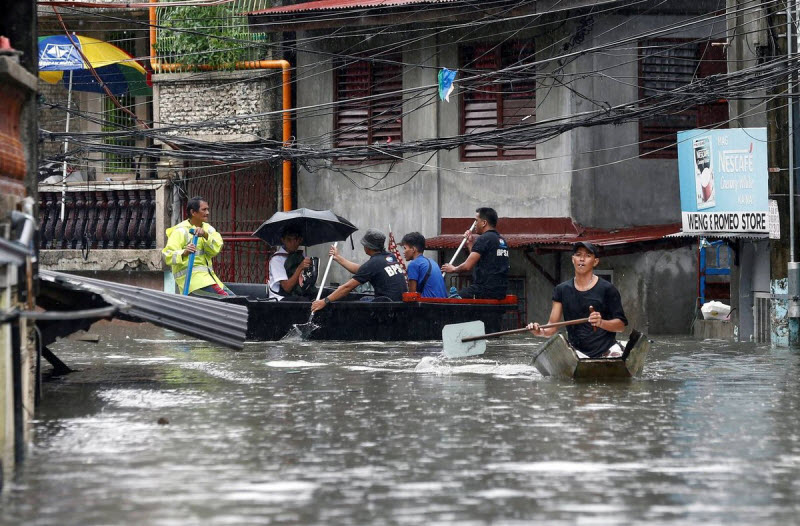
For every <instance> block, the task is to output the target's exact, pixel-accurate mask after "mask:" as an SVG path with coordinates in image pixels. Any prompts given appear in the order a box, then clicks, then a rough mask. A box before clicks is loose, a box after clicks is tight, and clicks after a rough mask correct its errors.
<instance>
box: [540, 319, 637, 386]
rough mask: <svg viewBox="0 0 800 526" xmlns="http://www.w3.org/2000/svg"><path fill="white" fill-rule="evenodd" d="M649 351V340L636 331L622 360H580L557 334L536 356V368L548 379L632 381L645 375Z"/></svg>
mask: <svg viewBox="0 0 800 526" xmlns="http://www.w3.org/2000/svg"><path fill="white" fill-rule="evenodd" d="M649 350H650V341H649V340H648V339H647V337H646V336H645V335H644V334H642V333H640V332H638V331H633V332H632V333H631V337H630V340H628V343H627V344H626V345H625V352H624V353H623V354H622V356H621V357H619V358H578V355H577V354H576V353H575V349H573V348H572V347H570V345H569V344H568V343H567V340H566V339H565V338H564V336H563V335H561V334H556V335H554V336H553V337H552V338H550V339H549V340H547V342H546V343H545V344H544V347H543V348H542V349H541V350H540V351H539V352H538V354H536V355H535V356H534V358H533V366H534V367H536V369H537V370H538V371H539V372H540V373H542V374H543V375H544V376H555V377H558V378H597V379H605V378H620V379H622V378H632V377H634V376H637V375H638V374H639V373H641V372H642V368H643V367H644V361H645V358H646V357H647V352H648V351H649Z"/></svg>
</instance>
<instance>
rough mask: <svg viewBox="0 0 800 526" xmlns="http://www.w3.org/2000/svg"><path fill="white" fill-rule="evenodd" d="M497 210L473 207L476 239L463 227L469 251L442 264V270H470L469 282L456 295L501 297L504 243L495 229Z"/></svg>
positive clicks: (505, 265)
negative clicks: (456, 261)
mask: <svg viewBox="0 0 800 526" xmlns="http://www.w3.org/2000/svg"><path fill="white" fill-rule="evenodd" d="M496 228H497V212H495V211H494V209H493V208H478V209H477V210H475V232H477V233H478V234H479V237H478V239H477V240H476V239H475V238H474V236H473V235H472V231H470V230H467V231H466V232H464V236H465V237H466V238H467V247H468V248H469V249H470V254H469V256H468V257H467V260H466V261H464V262H463V263H462V264H460V265H458V266H457V267H456V266H453V265H451V264H449V263H445V264H444V265H442V270H443V271H445V272H451V273H460V272H469V271H470V270H472V284H471V285H469V286H467V287H465V288H463V289H461V290H459V291H458V295H459V296H461V297H462V298H469V299H494V300H501V299H504V298H505V297H506V292H507V290H508V268H509V264H508V245H507V244H506V240H505V239H503V236H501V235H500V234H499V233H498V232H497V230H495V229H496Z"/></svg>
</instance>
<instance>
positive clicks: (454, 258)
mask: <svg viewBox="0 0 800 526" xmlns="http://www.w3.org/2000/svg"><path fill="white" fill-rule="evenodd" d="M477 224H478V221H477V220H476V221H473V222H472V226H471V227H469V231H470V232H472V231H473V230H475V225H477ZM466 242H467V237H466V236H464V239H462V240H461V244H460V245H458V248H457V249H456V253H455V254H453V257H452V258H451V259H450V264H451V265H452V264H453V263H454V262H455V260H456V258H457V257H458V253H459V252H461V249H462V248H464V244H465V243H466ZM445 274H447V272H442V277H444V276H445Z"/></svg>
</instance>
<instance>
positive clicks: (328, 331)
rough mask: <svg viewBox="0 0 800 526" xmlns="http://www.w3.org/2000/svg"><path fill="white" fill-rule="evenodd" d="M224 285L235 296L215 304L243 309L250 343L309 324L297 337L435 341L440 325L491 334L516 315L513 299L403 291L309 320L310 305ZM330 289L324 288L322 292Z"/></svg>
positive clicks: (346, 304) (347, 302) (334, 307)
mask: <svg viewBox="0 0 800 526" xmlns="http://www.w3.org/2000/svg"><path fill="white" fill-rule="evenodd" d="M226 285H227V286H228V287H229V288H230V289H231V290H232V291H233V292H234V294H236V296H234V297H231V298H224V299H222V300H221V301H225V302H229V303H234V304H237V305H244V306H246V307H247V310H248V324H247V339H248V340H250V341H276V340H280V339H282V338H284V337H285V336H287V335H288V334H290V333H291V331H292V330H293V328H294V327H295V326H297V325H307V324H309V322H310V321H311V322H312V323H313V324H314V326H315V327H313V330H308V331H303V335H302V336H303V338H304V339H308V340H345V341H359V340H361V341H375V340H381V341H399V340H423V341H424V340H438V339H439V338H440V337H441V334H442V328H443V327H444V326H445V325H448V324H452V323H461V322H466V321H473V320H482V321H483V322H484V323H485V324H486V327H487V328H488V329H489V330H495V331H496V330H500V328H501V326H502V320H503V317H504V316H506V314H507V313H517V312H519V306H518V301H517V297H516V296H513V295H507V296H506V297H505V299H502V300H488V299H460V298H423V297H421V296H420V294H419V293H413V292H406V293H405V294H403V301H366V300H368V299H372V295H371V294H360V293H350V294H349V295H348V296H347V297H346V298H344V299H342V300H339V301H336V302H334V303H332V304H330V305H328V308H326V309H323V310H321V311H319V312H317V313H315V315H314V317H313V319H311V320H310V319H309V318H310V314H311V302H310V301H286V300H283V301H275V300H274V299H270V298H269V297H268V296H269V294H268V291H267V287H266V285H264V284H247V283H226ZM332 290H333V289H331V288H326V289H325V292H326V293H329V292H330V291H332ZM512 315H513V314H512Z"/></svg>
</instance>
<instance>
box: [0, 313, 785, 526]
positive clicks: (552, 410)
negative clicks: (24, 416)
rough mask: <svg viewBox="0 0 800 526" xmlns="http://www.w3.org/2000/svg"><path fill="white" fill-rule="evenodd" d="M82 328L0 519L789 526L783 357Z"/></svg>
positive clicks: (712, 348) (749, 351) (672, 343)
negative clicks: (234, 342)
mask: <svg viewBox="0 0 800 526" xmlns="http://www.w3.org/2000/svg"><path fill="white" fill-rule="evenodd" d="M94 332H97V333H100V334H101V336H102V338H101V341H100V343H97V344H95V343H86V342H74V341H62V342H59V343H58V344H57V345H56V346H54V351H55V352H56V354H58V355H59V356H60V357H61V358H62V359H63V360H64V361H65V362H67V363H68V364H69V365H71V366H73V367H75V368H78V369H80V371H79V372H76V373H73V374H71V375H68V376H67V377H66V378H63V379H61V380H55V381H51V382H48V383H47V384H45V392H44V396H45V399H44V401H43V404H42V406H41V407H40V409H39V412H38V414H37V420H36V422H35V426H34V427H35V439H34V442H33V445H32V447H31V449H30V452H29V455H28V458H27V460H26V462H25V464H24V466H23V467H22V468H21V469H20V470H19V473H18V476H17V478H16V480H14V481H10V482H9V484H8V487H7V491H6V493H5V495H3V496H2V497H0V499H1V500H0V502H2V509H1V510H0V523H2V524H26V525H30V524H59V525H62V524H82V525H84V524H86V525H94V524H148V525H194V524H226V525H227V524H318V525H333V524H336V525H383V524H387V525H390V524H399V525H423V524H424V525H443V524H458V525H489V524H491V525H501V524H502V525H515V524H532V523H540V524H563V525H574V524H577V525H586V524H588V525H594V524H604V525H605V524H631V523H647V524H648V525H659V524H674V525H685V524H700V523H702V524H711V525H713V524H758V525H765V524H776V525H777V524H781V525H783V524H797V523H798V522H800V519H799V518H798V517H800V515H799V512H800V498H798V495H800V421H799V420H798V413H799V412H800V354H798V353H797V352H796V351H788V350H779V349H771V348H769V347H765V346H755V345H753V344H730V343H724V342H719V341H703V342H696V341H692V340H690V339H688V338H674V337H669V338H659V337H655V338H653V339H654V343H653V345H652V351H651V355H650V356H649V359H648V361H647V363H646V365H645V370H644V374H643V376H642V377H641V378H639V379H636V380H633V381H629V382H617V383H608V382H606V383H600V382H583V383H576V382H573V381H561V380H553V379H549V378H544V377H542V376H541V375H540V374H539V373H538V372H537V371H536V370H535V369H533V368H532V367H531V365H530V364H529V356H530V354H531V352H532V348H535V347H532V346H531V344H532V343H536V344H540V342H541V340H535V341H534V340H528V339H526V338H524V337H523V338H514V337H510V338H509V339H507V340H503V341H492V342H490V344H489V347H488V350H487V352H486V354H485V355H484V356H481V357H473V358H470V359H466V360H462V361H445V360H443V359H442V358H441V357H440V355H439V352H440V350H441V348H440V346H441V344H440V343H437V342H400V343H381V342H368V343H367V342H364V343H345V342H336V343H330V342H328V343H326V342H302V341H282V342H269V343H253V344H247V345H246V346H245V349H244V351H241V352H235V351H230V350H226V349H223V348H219V347H215V346H212V345H209V344H206V343H203V342H199V341H194V340H187V339H186V337H184V336H181V335H178V334H175V333H172V332H169V331H165V330H162V329H157V328H153V327H151V326H146V325H132V324H120V323H119V322H116V323H114V324H108V323H105V324H103V325H102V326H100V327H96V328H95V329H94ZM159 419H166V420H167V421H168V423H166V424H159V423H158V421H159ZM163 421H164V420H162V422H163Z"/></svg>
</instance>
